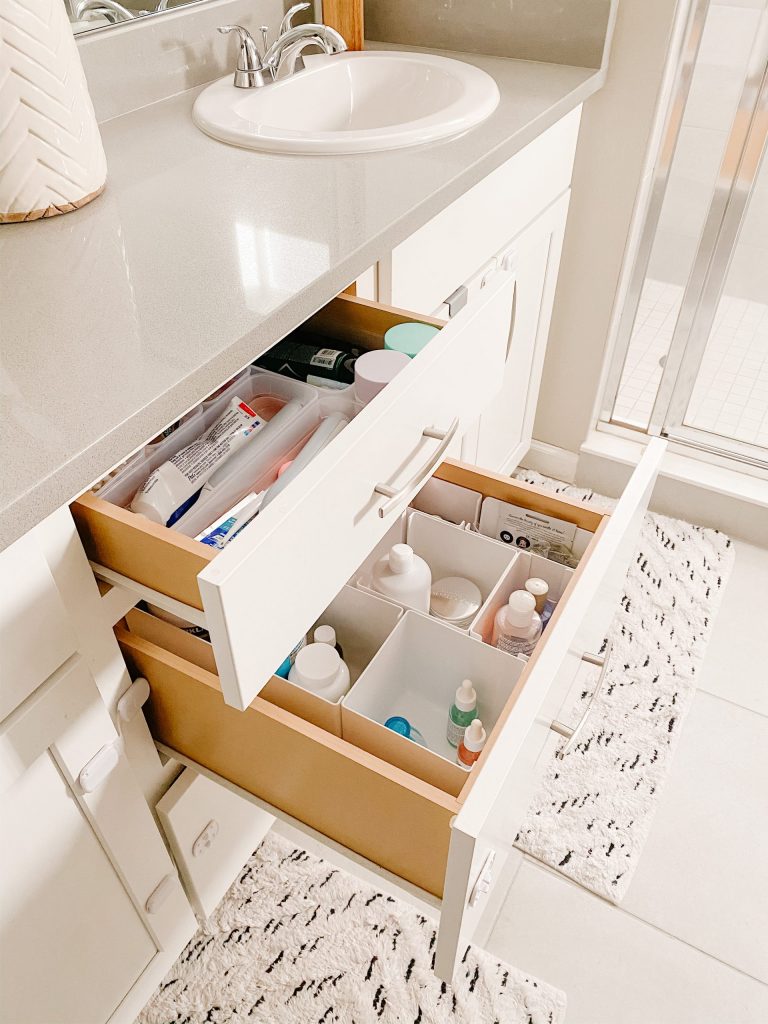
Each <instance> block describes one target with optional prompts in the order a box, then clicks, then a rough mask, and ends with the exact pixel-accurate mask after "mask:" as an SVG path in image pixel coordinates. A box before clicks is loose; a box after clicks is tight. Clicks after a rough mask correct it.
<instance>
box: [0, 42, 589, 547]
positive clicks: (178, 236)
mask: <svg viewBox="0 0 768 1024" xmlns="http://www.w3.org/2000/svg"><path fill="white" fill-rule="evenodd" d="M449 56H457V55H456V54H449ZM461 59H464V60H467V61H468V62H469V63H472V64H475V65H477V66H478V67H481V68H483V69H484V70H486V71H487V72H488V73H489V74H491V75H492V76H493V77H494V78H495V79H496V81H497V83H498V85H499V89H500V92H501V102H500V104H499V106H498V108H497V109H496V111H495V113H494V114H493V115H492V116H491V117H490V118H489V119H488V120H487V121H485V122H484V123H483V124H481V125H479V126H478V127H476V128H474V129H472V130H471V131H469V132H467V133H465V134H464V135H462V136H460V137H458V138H456V139H453V140H448V141H445V142H441V143H435V144H433V145H429V146H425V147H422V148H414V149H404V150H399V151H395V152H389V153H386V152H385V153H376V154H367V155H363V156H345V157H305V156H300V157H296V156H277V155H270V154H264V153H257V152H253V151H249V150H242V149H235V148H233V147H230V146H227V145H224V144H222V143H220V142H217V141H215V140H213V139H210V138H208V137H207V136H205V135H203V134H202V133H201V132H200V131H199V130H198V129H197V128H196V127H195V126H194V124H193V123H192V119H191V110H192V104H193V102H194V100H195V97H196V95H197V93H198V92H199V91H200V90H199V89H194V90H190V91H189V92H185V93H181V94H179V95H177V96H174V97H172V98H170V99H167V100H163V101H161V102H159V103H155V104H152V105H151V106H148V107H144V108H142V109H140V110H136V111H133V112H131V113H129V114H125V115H123V116H122V117H117V118H114V119H113V120H111V121H107V122H105V123H104V124H103V125H102V136H103V140H104V146H105V149H106V153H107V161H108V166H109V178H108V182H107V188H106V190H105V192H104V194H103V195H102V196H101V197H100V198H99V199H97V200H96V201H95V202H93V203H91V204H90V205H88V206H86V207H84V208H83V209H82V210H79V211H78V212H77V213H74V214H69V215H67V216H64V217H55V218H53V219H51V220H47V221H38V222H36V223H31V224H19V225H5V226H3V227H2V228H0V338H1V339H2V363H1V364H0V381H1V382H2V388H1V389H0V395H1V398H0V403H1V410H2V412H1V416H2V442H1V443H2V462H1V465H2V479H1V480H0V549H2V548H3V547H5V546H6V545H8V544H10V543H11V542H12V541H14V540H15V539H16V538H18V537H20V536H21V535H22V534H24V533H26V532H27V531H28V530H30V529H31V528H32V527H34V526H35V525H36V524H37V523H39V522H41V521H42V520H43V519H44V518H45V517H46V516H47V515H49V514H50V513H52V512H54V511H55V510H56V509H57V508H59V507H60V506H62V505H64V504H66V503H68V502H69V501H71V500H72V499H73V498H74V497H76V496H77V495H78V494H80V493H82V492H83V491H84V490H86V489H87V488H88V487H89V486H90V485H91V484H92V483H94V482H95V481H96V480H98V479H99V478H100V477H102V476H103V475H104V474H105V473H107V472H108V471H109V470H110V469H112V468H113V467H114V466H115V465H116V464H118V463H120V462H122V461H123V460H124V459H125V458H126V457H128V456H129V455H131V454H132V453H133V452H134V451H135V450H136V449H138V448H139V447H140V446H141V445H143V444H144V443H145V442H146V441H147V440H149V439H150V438H152V437H153V436H155V435H156V434H157V433H158V432H159V431H160V430H162V429H163V428H164V427H165V426H166V425H168V424H169V423H172V422H173V421H174V420H176V419H178V417H179V416H180V415H182V414H183V413H184V412H186V411H187V410H188V409H189V408H190V407H192V406H193V405H195V404H196V403H197V402H199V401H200V400H201V399H202V398H203V397H204V396H205V395H206V394H207V393H208V392H210V391H212V390H214V389H215V388H216V387H218V386H219V385H220V384H221V383H222V382H224V381H226V380H227V379H229V378H230V377H231V376H233V375H234V374H235V373H236V372H237V371H238V370H240V369H241V368H242V367H243V366H245V365H247V364H248V363H249V362H251V361H252V360H253V359H255V358H256V357H257V356H258V355H260V354H261V353H262V352H263V351H264V350H265V349H267V348H269V347H270V346H271V345H273V344H274V343H275V342H276V341H277V340H279V339H280V338H281V337H283V336H285V335H286V334H287V333H289V332H290V331H292V330H293V329H294V328H296V327H297V326H298V325H299V324H300V323H301V322H302V321H303V320H305V319H306V318H307V317H308V316H310V315H311V314H312V313H313V312H314V311H315V310H317V309H318V308H319V307H320V306H322V305H323V304H324V303H326V302H328V301H329V300H330V299H331V298H332V297H333V296H334V295H335V294H337V293H338V292H339V291H341V290H343V289H344V288H345V287H346V286H347V285H348V284H349V283H350V282H351V281H353V280H354V279H355V278H356V277H358V276H359V275H360V274H361V273H362V272H363V271H365V270H366V269H367V268H368V267H369V266H370V265H371V264H373V263H375V262H376V260H377V259H379V258H380V257H382V256H383V255H384V254H386V253H387V252H389V251H390V250H391V249H392V248H393V247H394V246H396V245H397V244H399V243H400V242H401V241H403V240H404V239H405V238H407V237H408V235H410V234H411V233H412V232H414V231H415V230H416V229H418V228H419V227H421V226H422V225H423V224H424V223H426V222H427V221H428V220H429V219H430V218H431V217H433V216H434V215H435V214H436V213H438V212H439V211H440V210H442V209H443V208H444V207H446V206H447V205H448V204H450V203H451V202H452V201H453V200H455V199H456V198H457V197H458V196H460V195H461V194H462V193H464V192H465V191H466V190H467V189H468V188H471V187H472V186H473V185H474V184H476V183H477V182H478V181H480V180H481V179H482V178H484V177H485V176H486V175H487V174H489V173H490V172H491V171H492V170H494V169H495V168H496V167H498V166H499V165H500V164H502V163H503V162H504V161H505V160H507V159H509V157H511V156H512V155H513V154H514V153H516V152H517V151H518V150H520V149H522V148H523V147H524V146H525V145H527V144H528V143H529V142H530V141H531V140H532V139H533V138H535V137H536V136H537V135H539V134H540V133H541V132H542V131H544V130H545V129H546V128H548V127H549V126H550V125H552V124H554V123H555V122H556V121H557V120H559V119H560V118H561V117H563V116H564V115H565V114H566V113H568V112H569V111H570V110H572V109H573V108H574V107H575V106H577V105H578V104H579V103H581V102H583V101H584V100H585V99H586V98H587V97H588V96H590V95H591V94H592V93H593V92H595V91H596V90H597V89H598V88H599V87H600V85H601V83H602V72H600V71H595V70H593V69H588V68H586V69H585V68H575V67H565V66H560V65H555V64H539V63H532V62H527V61H516V60H505V59H502V58H491V57H476V56H471V57H470V56H466V55H462V57H461Z"/></svg>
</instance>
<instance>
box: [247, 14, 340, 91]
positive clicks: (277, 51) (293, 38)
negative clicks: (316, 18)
mask: <svg viewBox="0 0 768 1024" xmlns="http://www.w3.org/2000/svg"><path fill="white" fill-rule="evenodd" d="M309 46H317V47H318V48H319V49H321V50H322V51H323V52H324V53H326V54H333V53H343V52H344V51H345V50H346V49H347V44H346V42H345V41H344V37H343V36H342V35H340V34H339V33H338V32H337V31H336V29H333V28H331V27H330V26H329V25H312V24H309V25H297V26H296V27H295V28H291V29H288V31H287V32H284V33H283V34H282V35H281V36H280V38H279V39H277V41H276V42H274V43H273V44H272V46H271V47H270V48H269V50H268V51H267V54H266V56H265V57H264V63H265V65H266V66H267V67H270V68H272V73H273V75H274V77H275V78H277V76H278V74H279V73H281V72H282V71H283V70H285V71H286V73H287V74H288V75H292V74H293V73H294V71H295V70H296V61H297V60H298V59H299V56H300V55H301V54H302V53H303V51H304V50H305V49H307V47H309Z"/></svg>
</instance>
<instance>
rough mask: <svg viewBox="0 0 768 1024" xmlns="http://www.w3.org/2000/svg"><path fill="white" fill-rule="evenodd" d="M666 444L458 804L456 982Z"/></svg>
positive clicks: (631, 488)
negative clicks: (480, 884) (497, 845)
mask: <svg viewBox="0 0 768 1024" xmlns="http://www.w3.org/2000/svg"><path fill="white" fill-rule="evenodd" d="M665 449H666V444H665V443H664V442H663V441H661V440H658V439H654V440H653V441H652V442H651V443H650V444H649V445H648V448H647V450H646V453H645V455H644V456H643V459H642V460H641V462H640V464H639V466H638V467H637V469H636V470H635V472H634V474H633V475H632V478H631V480H630V482H629V484H628V485H627V487H626V489H625V491H624V493H623V495H622V497H621V499H620V501H619V502H618V504H617V506H616V509H615V511H614V512H613V513H612V515H611V516H610V517H606V519H605V520H604V521H603V524H602V525H601V527H600V530H599V531H598V533H597V535H596V539H595V542H594V544H593V546H592V547H591V548H590V557H589V558H585V559H582V562H581V565H580V567H579V570H578V571H577V573H576V575H575V577H574V580H573V587H572V589H571V592H570V596H569V599H568V601H567V602H563V601H561V602H560V603H559V605H558V608H557V610H556V612H555V615H554V616H553V618H552V621H551V622H550V625H549V626H548V628H547V641H546V643H542V644H540V645H539V646H538V647H537V648H536V650H535V652H534V654H533V656H532V658H531V661H530V669H529V672H528V675H527V678H526V683H525V686H524V687H523V689H522V691H521V693H520V694H519V696H518V698H517V700H516V701H515V702H514V705H513V706H512V708H511V709H510V713H509V715H508V717H507V719H506V721H505V722H504V724H503V726H502V729H501V731H500V732H499V734H498V735H497V738H496V741H495V742H494V744H493V746H492V747H491V748H490V749H489V750H488V751H487V754H486V755H485V757H484V763H483V764H482V769H481V771H479V772H477V773H476V774H474V773H473V777H472V778H471V780H470V785H469V787H467V788H465V790H464V791H463V792H462V795H461V797H460V801H461V803H462V806H461V809H460V811H459V813H458V815H457V816H456V819H455V820H454V822H453V825H452V833H451V844H450V851H449V855H448V870H447V872H446V884H445V890H444V895H443V906H444V921H443V927H441V930H440V934H439V936H438V946H437V968H436V969H437V972H438V974H440V975H441V976H442V977H445V976H447V975H448V976H450V975H451V974H452V972H453V964H454V960H455V957H456V954H457V950H458V949H460V948H461V947H462V945H463V944H464V943H465V942H467V941H469V939H470V938H471V927H470V925H471V924H472V923H473V921H474V920H475V918H476V916H477V915H476V914H474V913H468V911H470V910H471V908H470V907H469V901H470V897H471V893H472V889H473V887H474V885H475V881H476V879H477V875H478V873H479V872H480V870H481V868H482V863H483V861H484V860H485V856H486V852H487V849H488V846H489V845H491V846H492V845H493V844H494V841H498V832H499V822H500V821H503V823H504V828H505V829H506V836H504V837H503V839H506V842H507V844H511V843H512V842H513V840H514V836H515V833H516V831H517V828H518V826H519V824H520V823H521V821H522V816H523V815H524V813H525V811H526V809H527V806H528V802H529V800H530V797H531V795H532V793H533V789H534V787H535V784H536V781H537V780H538V775H539V772H540V771H541V769H542V762H541V761H539V762H538V764H537V763H536V762H537V759H538V754H539V753H540V751H541V748H542V747H543V746H544V744H545V743H546V742H547V740H548V737H549V735H550V728H551V724H552V720H553V718H554V716H555V715H556V714H557V712H558V710H559V707H560V705H561V703H562V700H563V699H564V697H565V695H566V693H567V690H568V687H569V686H570V683H571V681H572V680H573V678H574V676H575V674H576V672H577V671H578V670H579V668H580V666H581V662H582V659H583V657H584V655H588V654H598V653H599V652H600V650H601V646H602V643H603V640H604V638H605V637H606V635H607V633H608V631H609V627H610V624H611V621H612V620H613V617H614V615H615V613H616V608H617V605H618V601H619V598H620V596H621V592H622V587H623V585H624V580H625V577H626V574H627V569H628V567H629V563H630V559H631V558H632V555H633V553H634V551H635V549H636V546H637V541H638V537H639V534H640V529H641V526H642V522H643V517H644V515H645V512H646V510H647V508H648V503H649V501H650V498H651V494H652V492H653V487H654V484H655V482H656V477H657V475H658V472H659V468H660V465H661V459H662V456H663V454H664V451H665Z"/></svg>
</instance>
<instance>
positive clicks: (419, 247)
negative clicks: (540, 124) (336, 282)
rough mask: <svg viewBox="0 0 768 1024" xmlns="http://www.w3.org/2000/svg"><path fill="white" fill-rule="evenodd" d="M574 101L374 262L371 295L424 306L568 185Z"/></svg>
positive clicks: (431, 305) (436, 301)
mask: <svg viewBox="0 0 768 1024" xmlns="http://www.w3.org/2000/svg"><path fill="white" fill-rule="evenodd" d="M580 116H581V108H580V107H579V108H577V109H576V110H573V111H572V112H571V113H570V114H568V115H567V116H566V117H564V118H563V119H562V120H561V121H558V123H557V124H555V125H553V126H552V127H551V128H549V129H548V130H547V131H546V132H544V134H543V135H540V136H539V137H538V138H537V139H535V140H534V141H533V142H531V143H530V144H529V145H527V146H526V147H525V149H523V150H521V151H520V152H519V153H517V154H515V156H513V157H512V158H511V159H510V160H508V161H507V162H506V163H505V164H503V165H502V166H501V167H499V168H497V170H495V171H493V172H492V173H491V174H489V175H488V177H487V178H484V179H483V180H482V181H481V182H479V183H478V184H477V185H475V186H474V188H471V189H470V190H469V191H468V192H466V193H465V194H464V195H463V196H461V197H460V198H459V199H457V200H456V201H455V202H454V203H452V204H451V205H450V206H449V207H447V208H446V209H445V210H443V211H442V212H441V213H439V214H438V215H437V216H436V217H433V218H432V220H431V221H429V222H428V223H427V224H425V225H424V227H422V228H420V229H419V230H418V231H416V232H414V234H412V235H411V236H410V237H409V238H407V239H406V240H405V241H404V242H403V243H402V244H400V245H398V246H397V247H396V248H395V249H393V251H392V253H391V255H390V256H389V257H386V258H385V259H384V260H382V261H381V263H380V264H379V288H380V293H379V297H380V298H382V299H383V300H384V301H386V302H391V303H392V304H393V305H395V306H403V307H404V308H405V309H413V310H416V312H418V313H423V314H428V313H429V312H430V311H431V310H433V309H437V307H438V306H439V305H440V304H441V303H443V302H444V301H445V300H446V298H447V297H448V296H449V295H450V294H451V293H452V292H453V291H455V290H456V288H458V287H459V286H460V285H461V284H462V283H463V282H464V281H466V280H467V279H468V278H470V277H471V276H472V275H473V274H474V273H475V272H476V271H477V270H478V268H479V267H481V266H482V265H483V264H484V263H485V262H486V261H487V259H488V257H489V256H490V255H491V254H492V253H495V252H498V251H499V250H500V249H501V248H502V246H504V245H506V244H507V242H508V241H509V239H510V238H514V237H515V235H516V234H518V233H519V232H520V231H522V230H523V228H524V227H525V226H526V225H527V224H530V222H531V221H532V220H534V219H535V218H536V217H537V216H538V215H539V213H540V212H541V211H542V210H544V209H545V208H546V207H547V206H548V205H549V204H550V203H551V202H553V200H555V199H556V198H557V197H558V196H559V195H561V194H562V193H563V192H565V191H566V189H568V188H569V186H570V183H571V173H572V170H573V159H574V155H575V153H576V141H577V138H578V133H579V120H580Z"/></svg>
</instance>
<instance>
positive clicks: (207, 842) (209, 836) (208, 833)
mask: <svg viewBox="0 0 768 1024" xmlns="http://www.w3.org/2000/svg"><path fill="white" fill-rule="evenodd" d="M218 834H219V823H218V821H216V819H215V818H211V820H210V821H209V822H208V824H207V825H206V826H205V828H204V829H203V831H202V832H201V833H200V835H199V836H198V837H197V839H196V840H195V841H194V843H192V856H193V857H199V856H200V855H201V854H203V853H205V851H206V850H208V849H209V848H210V846H211V844H212V843H213V841H214V839H215V838H216V836H217V835H218Z"/></svg>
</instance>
